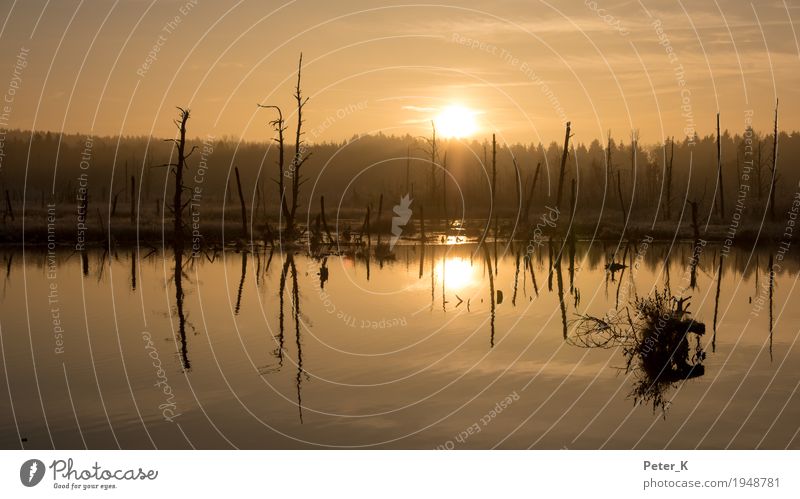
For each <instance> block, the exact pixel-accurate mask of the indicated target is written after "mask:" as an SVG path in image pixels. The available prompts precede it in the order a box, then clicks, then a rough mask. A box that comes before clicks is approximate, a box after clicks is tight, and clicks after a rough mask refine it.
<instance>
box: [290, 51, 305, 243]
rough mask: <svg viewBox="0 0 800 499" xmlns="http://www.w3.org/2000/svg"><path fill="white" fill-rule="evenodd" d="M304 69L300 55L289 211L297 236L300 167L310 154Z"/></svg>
mask: <svg viewBox="0 0 800 499" xmlns="http://www.w3.org/2000/svg"><path fill="white" fill-rule="evenodd" d="M302 68H303V54H302V53H300V61H299V62H298V64H297V86H296V87H295V93H294V98H295V101H296V102H297V128H296V132H295V140H294V161H293V162H292V166H293V171H292V207H291V209H290V210H289V214H290V216H289V219H288V222H289V224H290V225H289V234H290V235H291V236H294V234H295V230H296V229H295V215H296V213H297V206H298V204H299V203H300V167H302V166H303V163H305V162H306V160H307V159H308V157H309V156H310V154H304V152H303V140H302V139H303V131H302V129H303V107H304V106H305V104H306V102H308V97H306V98H305V99H303V96H302V93H301V91H300V74H301V70H302Z"/></svg>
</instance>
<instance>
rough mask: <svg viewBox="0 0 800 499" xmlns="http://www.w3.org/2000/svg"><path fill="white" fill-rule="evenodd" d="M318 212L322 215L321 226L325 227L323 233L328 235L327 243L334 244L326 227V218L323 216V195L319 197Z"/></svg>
mask: <svg viewBox="0 0 800 499" xmlns="http://www.w3.org/2000/svg"><path fill="white" fill-rule="evenodd" d="M319 212H320V215H321V217H322V228H323V229H325V234H327V236H328V243H330V244H335V241H334V240H333V237H331V231H330V229H329V228H328V220H327V219H326V218H325V196H320V197H319Z"/></svg>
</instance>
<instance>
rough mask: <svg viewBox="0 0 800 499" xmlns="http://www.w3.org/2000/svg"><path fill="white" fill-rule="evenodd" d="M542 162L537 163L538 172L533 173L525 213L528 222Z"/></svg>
mask: <svg viewBox="0 0 800 499" xmlns="http://www.w3.org/2000/svg"><path fill="white" fill-rule="evenodd" d="M541 166H542V163H536V172H535V173H534V174H533V182H531V186H530V189H529V190H528V198H527V199H526V200H525V214H524V218H523V221H524V222H525V224H527V222H528V220H529V218H530V213H531V202H532V201H533V191H534V189H535V188H536V179H538V178H539V169H540V168H541Z"/></svg>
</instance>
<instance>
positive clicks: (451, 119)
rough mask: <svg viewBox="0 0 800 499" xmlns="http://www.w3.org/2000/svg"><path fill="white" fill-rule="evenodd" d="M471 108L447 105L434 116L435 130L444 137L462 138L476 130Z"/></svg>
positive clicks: (476, 124)
mask: <svg viewBox="0 0 800 499" xmlns="http://www.w3.org/2000/svg"><path fill="white" fill-rule="evenodd" d="M476 114H478V113H476V112H475V111H473V110H472V109H469V108H467V107H464V106H460V105H452V106H447V107H445V108H444V109H442V111H441V112H440V113H439V114H438V115H437V116H436V118H434V121H433V122H434V124H435V125H436V131H437V132H438V133H439V135H440V136H442V137H444V138H446V139H463V138H466V137H470V136H472V135H474V134H475V133H476V132H477V131H478V122H477V121H476V120H475V115H476Z"/></svg>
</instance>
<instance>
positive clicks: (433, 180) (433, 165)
mask: <svg viewBox="0 0 800 499" xmlns="http://www.w3.org/2000/svg"><path fill="white" fill-rule="evenodd" d="M431 130H432V134H431V138H430V139H426V140H427V142H428V146H429V147H430V150H431V185H430V186H429V187H428V196H430V201H431V202H432V203H433V205H434V206H436V158H437V154H438V153H437V151H436V123H434V122H433V121H431Z"/></svg>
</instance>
